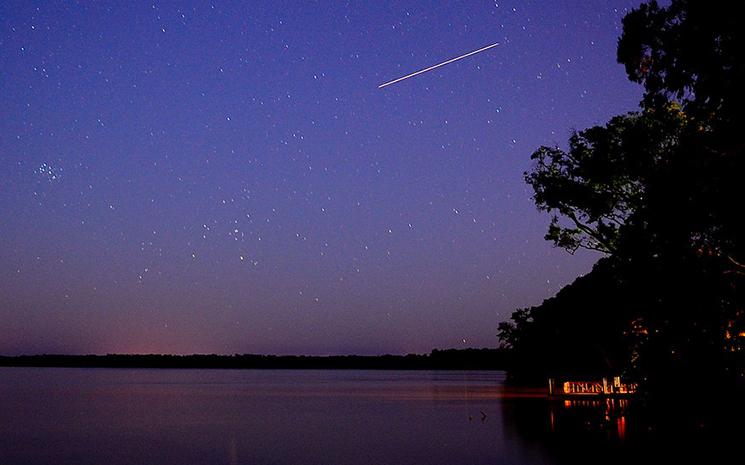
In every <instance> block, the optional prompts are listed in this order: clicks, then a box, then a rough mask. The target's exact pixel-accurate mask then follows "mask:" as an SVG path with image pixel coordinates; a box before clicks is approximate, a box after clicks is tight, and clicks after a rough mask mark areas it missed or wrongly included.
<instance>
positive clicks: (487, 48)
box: [378, 42, 499, 89]
mask: <svg viewBox="0 0 745 465" xmlns="http://www.w3.org/2000/svg"><path fill="white" fill-rule="evenodd" d="M497 45H499V42H496V43H493V44H491V45H487V46H486V47H482V48H480V49H478V50H474V51H473V52H468V53H466V54H465V55H461V56H459V57H456V58H452V59H450V60H448V61H443V62H442V63H438V64H436V65H434V66H430V67H429V68H425V69H422V70H419V71H417V72H416V73H411V74H407V75H406V76H403V77H400V78H398V79H394V80H392V81H389V82H386V83H385V84H381V85H379V86H378V89H382V88H383V87H385V86H390V85H391V84H395V83H397V82H399V81H403V80H404V79H409V78H410V77H414V76H416V75H417V74H422V73H426V72H427V71H431V70H433V69H435V68H439V67H440V66H445V65H447V64H449V63H452V62H454V61H458V60H461V59H463V58H466V57H470V56H471V55H475V54H477V53H479V52H483V51H484V50H489V49H490V48H492V47H496V46H497Z"/></svg>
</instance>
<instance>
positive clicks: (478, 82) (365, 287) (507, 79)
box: [0, 0, 642, 355]
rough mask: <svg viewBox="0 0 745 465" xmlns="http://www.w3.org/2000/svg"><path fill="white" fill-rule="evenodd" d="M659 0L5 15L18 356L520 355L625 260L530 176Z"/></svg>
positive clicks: (625, 104) (105, 9)
mask: <svg viewBox="0 0 745 465" xmlns="http://www.w3.org/2000/svg"><path fill="white" fill-rule="evenodd" d="M639 3H640V2H639V1H624V0H619V1H589V0H588V1H534V2H526V1H517V0H513V1H501V0H499V1H497V2H495V1H480V0H478V1H477V0H469V1H452V2H444V1H443V2H439V1H436V2H425V1H421V0H416V1H414V0H410V1H409V0H402V1H392V2H380V1H347V2H330V1H329V2H325V1H305V0H304V1H277V0H274V1H251V2H215V3H212V2H192V1H179V2H155V3H154V2H139V1H133V2H122V1H82V0H81V1H58V2H52V1H38V2H20V1H10V2H3V4H2V5H0V60H1V61H0V63H2V64H1V65H0V91H1V92H2V98H1V100H0V105H1V107H0V108H1V111H0V213H1V214H2V216H1V217H0V218H1V223H0V240H1V241H2V244H1V245H0V354H4V355H15V354H37V353H70V354H85V353H97V354H105V353H169V354H191V353H215V354H233V353H263V354H277V355H280V354H306V355H330V354H360V355H375V354H386V353H390V354H406V353H428V352H429V351H430V350H432V349H434V348H438V349H447V348H453V347H455V348H466V347H495V346H497V345H498V344H499V340H498V338H497V325H498V323H499V322H500V321H503V320H505V319H508V318H509V316H510V315H511V313H512V312H513V311H514V310H516V309H517V308H522V307H529V306H533V305H538V304H540V303H541V302H542V301H543V300H544V299H546V298H548V297H551V296H553V295H555V294H556V292H557V291H559V290H560V289H561V288H562V286H565V285H567V284H569V283H571V282H572V281H573V280H574V279H575V278H576V277H578V276H580V275H582V274H584V273H587V272H588V271H589V270H590V269H591V267H592V265H593V263H594V262H596V261H597V260H598V259H599V258H601V255H599V254H597V253H590V252H585V253H577V254H575V255H570V254H568V253H567V252H565V251H564V250H561V249H555V248H553V246H552V245H551V244H550V243H548V242H546V241H545V240H544V239H543V236H544V234H545V232H546V229H547V226H548V223H549V220H550V218H549V216H548V215H547V214H544V213H540V212H538V211H537V210H536V207H535V205H534V204H533V202H532V200H531V194H532V191H531V189H530V188H529V186H527V185H526V184H525V182H524V180H523V173H524V172H525V171H526V170H527V169H529V168H530V155H531V153H532V152H533V151H534V150H536V149H537V148H538V147H539V146H540V145H559V146H560V147H565V146H566V141H567V138H568V136H569V135H570V132H571V131H572V130H573V129H577V130H581V129H584V128H586V127H589V126H592V125H596V124H605V123H606V122H607V121H608V120H609V119H610V118H611V117H612V116H614V115H617V114H622V113H626V112H628V111H633V110H636V109H638V103H639V101H640V99H641V93H642V89H641V87H639V86H638V85H635V84H632V83H630V82H629V81H628V79H627V77H626V75H625V72H624V69H623V67H622V66H621V65H619V64H617V63H616V58H615V57H616V55H615V53H616V43H617V39H618V37H619V35H620V34H621V19H622V18H623V16H624V15H625V14H626V13H627V12H628V11H629V10H630V9H631V8H632V7H636V6H638V4H639ZM496 42H498V43H499V45H498V46H496V47H493V48H491V49H489V50H486V51H483V52H481V53H478V54H474V55H472V56H470V57H467V58H464V59H462V60H459V61H456V62H453V63H451V64H448V65H445V66H442V67H439V68H437V69H434V70H432V71H429V72H426V73H422V74H420V75H417V76H415V77H412V78H410V79H406V80H403V81H400V82H398V83H395V84H392V85H390V86H387V87H384V88H382V89H380V88H379V87H378V86H379V85H381V84H383V83H385V82H388V81H391V80H393V79H396V78H399V77H402V76H405V75H407V74H410V73H413V72H415V71H418V70H421V69H424V68H427V67H429V66H432V65H435V64H437V63H440V62H443V61H446V60H449V59H451V58H454V57H457V56H460V55H463V54H465V53H468V52H470V51H473V50H477V49H479V48H482V47H485V46H487V45H490V44H493V43H496Z"/></svg>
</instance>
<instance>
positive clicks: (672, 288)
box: [505, 0, 745, 398]
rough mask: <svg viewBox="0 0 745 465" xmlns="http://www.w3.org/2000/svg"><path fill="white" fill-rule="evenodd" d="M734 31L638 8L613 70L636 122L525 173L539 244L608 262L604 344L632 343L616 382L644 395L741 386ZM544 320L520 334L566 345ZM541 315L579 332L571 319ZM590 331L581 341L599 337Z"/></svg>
mask: <svg viewBox="0 0 745 465" xmlns="http://www.w3.org/2000/svg"><path fill="white" fill-rule="evenodd" d="M743 19H745V2H728V3H724V2H723V3H721V4H712V3H711V2H706V3H705V2H701V1H686V0H674V1H673V2H672V3H671V5H670V6H669V7H668V8H661V7H660V6H659V5H658V4H657V3H656V2H649V3H648V4H643V5H641V6H640V8H639V9H636V10H634V11H632V12H631V13H629V14H628V15H627V16H626V17H625V18H624V21H623V25H624V30H623V35H622V36H621V38H620V39H619V44H618V59H619V62H620V63H622V64H623V65H624V66H625V67H626V71H627V73H628V74H629V78H630V79H631V80H632V81H635V82H639V83H641V84H643V86H644V89H645V94H644V100H643V102H642V110H641V112H638V113H630V114H627V115H623V116H618V117H616V118H613V119H612V120H611V121H610V122H609V123H608V124H607V125H605V126H597V127H593V128H590V129H587V130H584V131H581V132H576V133H575V134H573V135H572V137H571V138H570V140H569V148H568V150H567V151H564V150H561V149H559V148H557V147H541V148H539V149H538V150H537V151H536V152H535V153H534V154H533V155H532V157H531V158H532V160H533V162H534V164H533V166H532V168H531V169H530V170H529V171H528V172H527V173H526V181H527V182H528V184H530V185H531V186H532V187H533V189H534V192H535V195H534V200H535V202H536V205H537V206H538V208H539V209H540V210H543V211H547V212H550V213H551V214H552V215H553V217H552V220H551V224H550V226H549V231H548V234H547V236H546V238H547V239H548V240H550V241H552V242H554V244H555V245H557V246H559V247H563V248H565V249H567V250H568V251H570V252H574V251H575V250H577V249H578V248H586V249H591V250H598V251H601V252H604V253H605V254H607V255H608V258H607V259H606V262H607V263H609V265H603V266H604V267H610V268H612V269H613V271H612V272H610V273H608V272H607V270H606V272H604V273H605V276H606V279H612V280H614V281H615V284H614V285H613V286H610V285H606V286H605V288H606V289H608V290H614V291H615V292H619V293H620V294H608V295H606V296H604V299H603V300H604V302H602V301H601V302H597V307H598V308H599V309H601V311H606V312H620V313H622V314H623V315H624V317H623V318H618V317H617V316H618V315H610V314H608V317H607V321H608V323H609V324H611V323H612V324H615V325H618V326H617V327H615V328H614V329H613V331H611V332H610V333H608V334H616V335H620V334H627V335H629V336H630V338H629V339H627V340H625V342H624V343H625V344H627V345H628V360H627V363H626V367H625V368H626V369H627V370H628V371H629V373H633V374H634V375H635V376H637V378H638V380H639V381H642V382H643V383H645V387H646V388H648V391H649V392H650V393H652V395H653V394H654V393H660V392H663V391H666V389H665V388H666V387H667V386H668V385H667V383H669V382H671V380H672V381H675V380H680V379H686V382H687V383H688V384H687V385H688V386H689V387H694V388H695V389H698V390H699V391H700V392H703V390H707V391H708V389H707V388H708V387H709V386H716V387H717V389H723V388H725V387H726V386H733V385H734V384H735V382H736V380H737V379H739V380H742V378H743V368H745V364H743V351H744V350H745V347H743V346H744V345H745V344H744V342H745V312H744V309H745V298H744V296H743V294H744V293H743V285H745V283H744V282H743V278H744V277H745V268H744V267H743V265H742V264H743V263H745V242H744V241H745V222H743V221H742V218H741V212H742V208H743V201H744V200H745V193H744V192H743V190H742V188H741V178H742V176H743V174H744V173H745V170H743V168H745V154H743V151H744V149H745V132H744V131H743V130H745V117H744V116H743V104H744V103H745V99H744V98H743V96H744V92H745V91H744V88H743V86H744V85H745V61H744V60H743V53H745V32H744V31H745V28H742V27H741V23H742V20H743ZM592 273H598V272H597V270H596V269H594V270H593V272H592ZM598 285H599V284H598ZM557 297H558V296H557ZM619 301H620V302H622V303H623V305H624V306H626V307H627V308H625V309H621V308H619V305H618V304H617V303H615V302H619ZM548 306H549V305H547V304H544V305H542V306H541V310H539V309H532V310H531V312H530V316H531V317H532V319H533V321H532V323H530V324H529V325H524V326H525V327H524V328H522V329H523V331H522V332H523V333H525V334H527V333H530V332H537V333H540V332H541V331H537V330H536V328H540V327H541V326H542V325H545V322H546V321H549V320H551V321H553V324H554V325H556V328H559V329H560V331H562V332H563V334H562V337H565V338H566V337H567V336H571V335H572V334H573V333H572V332H571V331H570V330H569V329H568V328H567V325H561V324H559V323H558V320H559V318H558V317H557V316H556V315H553V316H551V317H549V316H548V312H547V311H542V309H543V308H544V307H548ZM552 306H553V307H555V309H560V312H562V313H563V316H564V317H566V318H568V319H571V320H572V321H576V320H577V318H576V317H569V315H572V312H575V314H577V312H576V311H575V310H576V307H577V306H576V305H574V304H573V305H559V306H557V305H556V304H555V303H554V304H552ZM580 313H581V312H580ZM520 317H521V318H523V317H525V315H522V314H521V315H520ZM595 323H596V324H598V325H599V326H596V327H594V328H593V327H592V326H588V325H583V327H584V330H585V331H587V332H592V331H601V326H602V322H597V321H596V322H595ZM514 329H517V326H515V327H514ZM543 332H544V333H546V332H547V331H543ZM602 332H606V333H607V331H606V330H605V329H602ZM505 334H506V335H509V336H510V337H512V338H513V339H514V338H515V336H514V335H513V334H510V333H509V332H506V333H505ZM525 334H523V335H521V336H520V339H519V340H520V341H521V342H520V344H526V343H527V341H528V340H531V338H528V337H526V336H525ZM532 340H533V342H535V338H533V339H532ZM567 340H568V339H567ZM592 340H593V338H592V337H591V336H590V335H589V334H586V335H585V337H584V342H585V343H586V344H590V343H591V341H592ZM616 340H617V341H619V343H620V341H621V340H622V339H620V338H618V339H616ZM621 352H623V351H621ZM668 393H669V391H668V392H666V394H668ZM697 397H698V398H701V396H697Z"/></svg>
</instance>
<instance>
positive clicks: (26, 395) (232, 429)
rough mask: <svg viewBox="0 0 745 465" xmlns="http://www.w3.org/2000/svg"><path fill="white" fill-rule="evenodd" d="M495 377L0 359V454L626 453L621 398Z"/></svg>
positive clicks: (163, 457)
mask: <svg viewBox="0 0 745 465" xmlns="http://www.w3.org/2000/svg"><path fill="white" fill-rule="evenodd" d="M504 380H505V376H504V373H502V372H481V371H354V370H338V371H312V370H158V369H142V370H140V369H63V368H61V369H56V368H0V463H2V464H159V465H168V464H309V465H313V464H319V465H320V464H324V465H337V464H376V465H378V464H505V465H511V464H515V465H516V464H535V465H554V464H562V463H582V462H586V463H589V462H591V461H593V462H603V463H609V462H612V461H613V459H614V458H619V457H622V455H620V454H621V453H622V452H625V451H626V449H625V447H626V446H625V443H626V442H627V441H628V438H627V437H626V436H627V434H626V424H625V422H626V419H625V417H624V415H623V410H622V408H621V407H622V406H615V407H617V408H616V409H615V410H614V409H609V408H608V406H607V405H581V404H577V405H563V404H560V405H554V404H549V403H548V402H547V400H546V398H545V392H544V391H543V390H525V389H518V390H512V389H508V388H507V387H505V384H504ZM577 412H581V413H580V414H579V415H577ZM614 412H615V413H614ZM618 412H621V413H620V414H619V413H618Z"/></svg>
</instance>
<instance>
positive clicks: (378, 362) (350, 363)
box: [0, 349, 509, 370]
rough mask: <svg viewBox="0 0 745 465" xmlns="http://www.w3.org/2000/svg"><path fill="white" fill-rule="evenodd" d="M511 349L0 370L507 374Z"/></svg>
mask: <svg viewBox="0 0 745 465" xmlns="http://www.w3.org/2000/svg"><path fill="white" fill-rule="evenodd" d="M508 358H509V351H508V350H506V349H448V350H437V349H435V350H433V351H432V352H430V353H429V354H426V355H418V354H409V355H378V356H362V355H330V356H305V355H255V354H236V355H215V354H210V355H204V354H195V355H167V354H144V355H143V354H107V355H57V354H44V355H17V356H0V367H48V368H52V367H57V368H180V369H293V370H296V369H315V370H332V369H349V370H360V369H365V370H506V368H507V363H508Z"/></svg>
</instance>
